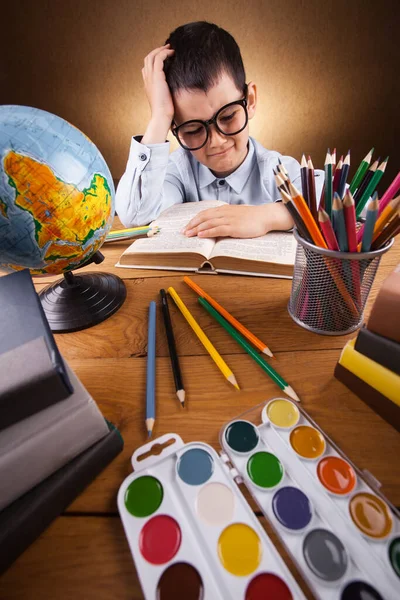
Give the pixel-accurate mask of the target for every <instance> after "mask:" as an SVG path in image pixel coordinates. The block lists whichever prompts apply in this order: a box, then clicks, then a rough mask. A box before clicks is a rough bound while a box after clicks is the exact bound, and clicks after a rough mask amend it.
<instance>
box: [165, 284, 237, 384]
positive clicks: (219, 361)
mask: <svg viewBox="0 0 400 600" xmlns="http://www.w3.org/2000/svg"><path fill="white" fill-rule="evenodd" d="M168 293H169V295H170V296H171V298H172V299H173V301H174V302H175V304H176V306H177V307H178V308H179V310H180V311H181V313H182V315H183V316H184V317H185V319H186V321H187V322H188V323H189V325H190V327H191V328H192V329H193V331H194V333H195V334H196V335H197V337H198V338H199V340H200V342H201V343H202V344H203V346H204V348H205V349H206V350H207V352H208V353H209V355H210V357H211V358H212V359H213V361H214V362H215V364H216V365H217V367H218V369H219V370H220V371H221V373H222V374H223V375H224V377H226V379H227V380H228V381H229V383H231V384H232V385H233V386H234V387H235V388H236V389H238V390H239V389H240V388H239V386H238V384H237V381H236V377H235V376H234V374H233V373H232V371H231V370H230V368H229V367H228V365H227V364H226V362H225V361H224V359H223V358H222V356H221V355H220V354H219V352H218V351H217V349H216V348H215V347H214V346H213V344H212V343H211V342H210V340H209V339H208V337H207V336H206V334H205V333H204V331H203V330H202V329H201V327H200V325H199V324H198V322H197V321H196V319H195V318H194V317H193V315H192V314H191V313H190V312H189V310H188V308H187V307H186V305H185V304H184V302H183V301H182V300H181V298H180V297H179V296H178V294H177V293H176V291H175V290H174V288H173V287H169V288H168Z"/></svg>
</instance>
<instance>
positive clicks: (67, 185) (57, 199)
mask: <svg viewBox="0 0 400 600" xmlns="http://www.w3.org/2000/svg"><path fill="white" fill-rule="evenodd" d="M114 196H115V193H114V184H113V180H112V177H111V173H110V171H109V169H108V167H107V164H106V162H105V160H104V158H103V156H102V155H101V153H100V152H99V150H98V149H97V148H96V146H95V145H94V144H93V142H91V141H90V139H89V138H88V137H86V135H85V134H83V133H82V132H81V131H79V129H77V128H76V127H74V126H73V125H71V124H70V123H68V121H65V120H64V119H62V118H60V117H58V116H56V115H53V114H51V113H48V112H46V111H44V110H40V109H37V108H30V107H27V106H15V105H3V106H0V267H1V268H3V269H7V270H19V269H23V268H28V269H30V271H31V274H32V275H40V274H59V273H64V272H67V271H71V270H73V269H76V268H78V267H80V266H82V265H83V264H84V263H86V262H87V261H88V260H89V259H90V258H91V257H92V255H93V254H94V253H95V252H96V251H97V250H98V249H99V248H100V246H101V245H102V243H103V241H104V239H105V237H106V235H107V233H108V231H109V230H110V228H111V224H112V220H113V216H114Z"/></svg>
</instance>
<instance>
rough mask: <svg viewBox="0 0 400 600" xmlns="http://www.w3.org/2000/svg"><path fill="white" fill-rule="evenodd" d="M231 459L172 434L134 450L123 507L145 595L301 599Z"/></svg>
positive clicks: (192, 599)
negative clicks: (239, 483)
mask: <svg viewBox="0 0 400 600" xmlns="http://www.w3.org/2000/svg"><path fill="white" fill-rule="evenodd" d="M226 460H227V457H226V455H224V456H223V457H222V458H221V457H220V456H219V455H218V454H217V453H216V452H215V450H214V449H213V448H212V447H211V446H208V445H207V444H202V443H200V442H199V443H197V442H196V443H189V444H184V443H183V441H182V439H181V438H180V437H179V436H177V435H174V434H168V435H164V436H162V437H160V438H158V439H157V440H154V441H152V442H150V443H148V444H146V445H144V446H142V447H141V448H139V449H138V450H136V452H135V453H134V454H133V456H132V466H133V468H134V473H132V474H131V475H129V476H128V477H127V478H126V479H125V481H124V482H123V483H122V485H121V487H120V489H119V492H118V510H119V513H120V515H121V519H122V523H123V526H124V529H125V533H126V536H127V539H128V543H129V546H130V550H131V553H132V556H133V559H134V562H135V565H136V569H137V572H138V575H139V579H140V582H141V586H142V589H143V593H144V596H145V598H146V599H147V600H155V599H157V600H179V599H182V600H183V599H184V600H231V599H232V600H236V599H238V600H239V599H240V600H291V599H294V600H300V599H303V598H304V595H303V593H302V591H301V590H300V588H299V586H298V584H297V582H296V581H295V579H294V578H293V576H292V575H291V573H290V571H289V569H288V568H287V566H286V565H285V563H284V562H283V560H282V558H281V557H280V555H279V553H278V552H277V550H276V549H275V546H274V545H273V544H272V542H271V540H270V538H269V537H268V535H267V534H266V532H265V531H264V529H263V528H262V527H261V526H260V524H259V522H258V519H257V518H256V517H255V515H254V513H253V511H252V510H251V508H250V506H249V505H248V504H247V502H246V500H245V499H244V497H243V495H242V493H241V492H240V490H239V488H238V486H237V484H236V483H235V477H237V472H236V470H235V469H231V468H230V467H229V465H228V464H226V462H224V461H226Z"/></svg>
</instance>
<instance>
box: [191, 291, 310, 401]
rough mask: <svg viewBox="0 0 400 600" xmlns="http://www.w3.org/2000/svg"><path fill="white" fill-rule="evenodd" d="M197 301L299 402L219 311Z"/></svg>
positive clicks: (283, 389) (290, 388)
mask: <svg viewBox="0 0 400 600" xmlns="http://www.w3.org/2000/svg"><path fill="white" fill-rule="evenodd" d="M198 301H199V303H200V304H201V305H202V306H203V308H205V309H206V310H207V312H208V313H209V314H210V315H211V316H212V317H214V319H215V320H216V321H217V322H218V323H219V324H220V325H221V326H222V327H223V328H224V329H225V331H227V332H228V333H229V335H231V336H232V337H233V339H234V340H235V341H236V342H237V343H238V344H239V345H240V346H241V347H242V348H243V349H244V350H246V352H247V353H248V354H249V355H250V356H251V358H252V359H253V360H255V362H256V363H257V364H258V365H259V366H260V367H261V368H262V369H263V371H265V373H267V375H268V376H269V377H270V378H271V379H272V381H274V382H275V383H276V384H277V385H278V386H279V387H280V389H281V390H282V391H283V392H284V393H285V394H286V395H287V396H289V397H290V398H293V400H297V402H300V398H299V397H298V395H297V394H296V392H295V391H294V390H293V388H292V387H291V386H290V385H289V384H288V383H287V382H286V381H285V380H284V379H283V377H281V376H280V375H279V373H277V371H275V369H273V368H272V367H271V365H269V364H268V363H267V361H266V360H265V359H264V358H263V357H262V356H261V355H260V354H258V352H257V351H256V350H254V348H253V347H252V346H251V345H250V344H249V343H248V342H247V340H246V339H245V338H244V337H243V336H242V335H241V334H240V333H239V332H238V331H237V330H236V329H235V328H234V327H233V326H232V325H231V324H230V323H228V321H226V319H224V318H223V316H222V315H220V313H219V312H218V311H217V310H215V308H213V307H212V306H211V305H210V304H209V303H208V302H207V300H205V299H204V298H198Z"/></svg>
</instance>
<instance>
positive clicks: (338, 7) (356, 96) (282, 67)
mask: <svg viewBox="0 0 400 600" xmlns="http://www.w3.org/2000/svg"><path fill="white" fill-rule="evenodd" d="M5 4H7V5H6V6H5ZM399 7H400V2H399V0H383V1H380V2H371V0H364V1H362V0H347V1H344V0H337V1H335V2H331V1H329V0H326V1H325V2H323V1H322V0H319V1H318V0H309V1H308V2H307V1H306V0H303V1H300V0H281V1H280V2H277V1H274V2H273V1H271V0H264V1H262V0H218V1H217V0H191V1H190V2H189V1H187V0H184V1H183V2H179V1H177V2H168V1H167V0H136V1H135V0H97V1H96V2H95V1H94V0H64V1H60V0H52V1H50V0H36V1H32V0H31V1H29V0H26V1H24V2H22V1H19V2H18V1H17V0H14V2H13V3H11V2H10V1H8V2H7V3H5V2H3V3H2V9H1V10H0V19H1V28H0V30H1V37H0V53H1V54H0V56H1V57H2V61H1V64H0V104H26V105H30V106H35V107H38V108H42V109H45V110H48V111H50V112H53V113H56V114H58V115H60V116H61V117H64V118H65V119H67V120H68V121H70V122H72V123H73V124H74V125H76V126H77V127H79V128H80V129H82V131H84V132H85V133H86V134H87V135H88V136H89V137H90V138H91V139H92V140H93V141H94V142H95V144H96V145H97V146H98V147H99V149H100V150H101V152H102V153H103V155H104V156H105V159H106V161H107V162H108V165H109V167H110V169H111V171H112V173H113V176H114V177H115V178H119V177H120V176H121V174H122V173H123V171H124V168H125V163H126V159H127V154H128V149H129V141H130V136H131V135H134V134H138V133H141V132H143V131H144V129H145V126H146V122H147V120H148V118H149V109H148V105H147V100H146V98H145V96H144V91H143V85H142V80H141V68H142V65H143V58H144V56H145V55H146V54H147V53H148V52H149V51H150V50H152V49H153V48H154V47H156V46H158V45H161V44H162V43H164V40H165V39H166V38H167V36H168V34H169V33H170V31H172V30H173V29H174V28H175V27H177V26H178V25H180V24H182V23H185V22H189V21H194V20H208V21H212V22H216V23H217V24H218V25H220V26H222V27H224V28H225V29H227V30H228V31H230V32H231V33H232V34H233V36H234V37H235V38H236V40H237V42H238V43H239V45H240V47H241V50H242V55H243V59H244V63H245V67H246V71H247V79H248V80H253V81H255V82H256V83H257V84H258V91H259V106H258V112H257V115H256V117H255V119H254V120H253V121H252V123H251V134H252V135H254V136H255V137H256V138H257V139H258V140H259V141H261V142H262V143H263V144H264V145H265V146H267V147H269V148H273V149H276V150H278V151H280V152H282V153H285V154H289V155H292V156H295V157H296V158H298V159H300V157H301V154H302V153H303V152H305V153H310V154H311V156H312V158H313V162H314V165H315V166H318V167H322V166H323V162H324V157H325V153H326V149H327V147H328V146H330V147H331V148H333V147H334V146H337V148H338V152H339V153H345V152H346V151H347V149H348V148H351V150H352V165H353V168H352V172H354V169H355V167H356V165H357V164H358V162H359V161H360V160H361V158H362V157H363V156H364V155H365V154H366V153H367V152H368V150H369V149H370V147H372V146H375V149H376V151H375V156H378V155H381V156H382V158H383V157H384V156H386V155H387V154H389V155H390V161H389V166H388V170H387V173H386V175H385V176H384V178H383V180H382V185H383V186H384V187H386V186H387V185H388V183H390V181H391V179H392V178H393V176H394V175H395V173H397V171H398V170H399V169H400V152H399V145H400V135H399V134H400V126H399V111H398V107H399V101H400V85H399V80H400V77H399V59H400V43H399V41H398V40H399V31H398V25H399V23H400V8H399ZM396 26H397V31H396Z"/></svg>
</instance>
